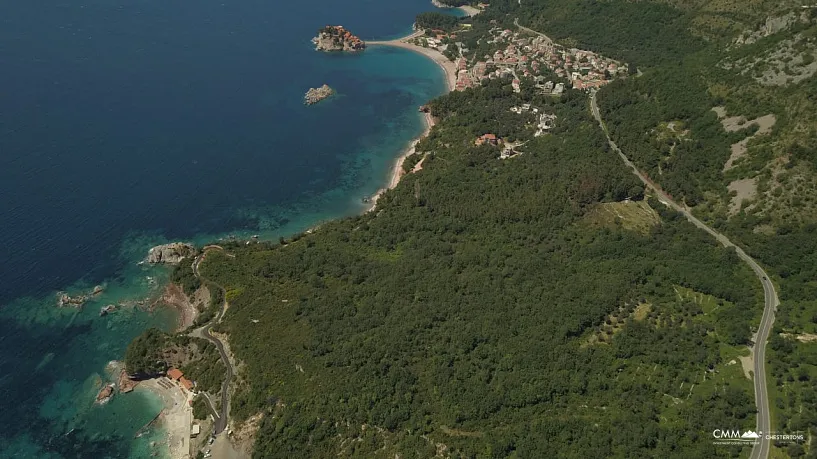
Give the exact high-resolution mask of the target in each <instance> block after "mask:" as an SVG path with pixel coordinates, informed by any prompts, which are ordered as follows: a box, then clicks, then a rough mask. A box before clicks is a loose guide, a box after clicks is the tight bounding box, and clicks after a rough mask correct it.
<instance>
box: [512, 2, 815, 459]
mask: <svg viewBox="0 0 817 459" xmlns="http://www.w3.org/2000/svg"><path fill="white" fill-rule="evenodd" d="M656 3H660V4H656V5H651V6H647V5H645V4H644V3H643V2H639V3H625V2H604V3H589V2H588V3H587V4H584V3H582V2H571V5H567V4H565V5H560V4H559V2H547V3H545V2H528V3H527V7H524V6H523V7H522V8H523V9H524V8H527V9H528V10H529V11H530V14H529V15H527V16H520V17H522V18H525V19H524V20H522V21H521V23H522V24H523V25H527V26H529V27H534V28H537V27H542V28H543V29H542V30H543V31H546V32H549V33H552V34H553V35H554V36H556V37H558V38H564V39H568V40H573V41H574V42H576V43H581V44H582V45H583V46H587V47H590V48H593V49H599V50H604V51H605V52H607V53H610V54H611V55H614V56H621V57H625V56H626V57H628V58H629V59H631V61H632V62H637V63H639V69H640V70H641V71H642V72H643V75H642V76H640V77H637V78H631V79H627V80H624V81H618V82H616V83H614V84H611V85H609V86H608V87H606V88H604V89H603V90H602V91H601V92H600V93H599V101H600V105H601V110H602V114H603V118H604V119H605V121H607V123H608V127H609V129H610V132H611V134H612V135H613V137H614V139H615V141H616V142H617V143H618V145H619V146H620V147H621V148H622V149H623V150H624V151H625V153H626V154H627V155H628V156H630V158H631V159H632V160H633V161H634V162H635V163H636V164H637V165H638V167H639V168H641V169H642V170H643V171H645V172H646V173H647V174H648V175H649V177H650V178H651V180H653V181H654V182H655V183H656V184H658V185H659V186H661V187H662V188H663V189H664V190H666V191H667V192H668V193H670V194H671V195H673V196H674V197H675V198H676V199H678V200H681V201H683V202H685V203H686V204H687V205H688V206H689V207H691V208H692V210H693V212H694V213H696V214H697V215H698V216H699V217H701V218H702V219H704V220H706V221H708V222H709V223H710V224H711V225H713V226H714V227H715V228H717V229H719V230H720V231H722V232H724V233H726V234H728V235H729V236H730V238H731V239H732V240H733V241H735V242H736V243H738V244H740V245H742V246H743V247H745V248H746V249H747V252H749V253H750V254H751V255H752V256H753V257H755V258H756V259H757V260H758V261H759V262H761V263H763V264H765V265H766V266H767V267H768V268H769V269H770V270H771V271H773V272H774V273H775V274H776V282H777V284H778V287H779V288H778V292H779V296H780V300H781V306H780V308H779V311H778V318H777V321H776V322H775V329H774V330H773V332H772V338H771V340H770V349H771V351H770V353H769V355H768V360H769V365H768V368H770V374H769V375H767V377H768V378H769V383H770V386H771V387H772V389H771V392H770V398H771V400H772V405H773V406H772V410H773V413H772V414H773V428H774V429H775V430H778V431H786V432H800V433H805V434H807V436H808V435H811V436H813V435H814V434H815V433H817V432H815V430H814V426H815V425H817V409H815V406H816V405H815V403H814V401H815V400H817V349H816V347H817V335H815V332H817V325H815V324H817V301H815V298H817V291H816V290H815V288H814V282H815V279H817V277H815V276H816V275H817V273H815V271H814V266H815V264H816V263H817V246H815V243H814V241H815V240H817V237H815V224H816V223H817V153H815V152H817V149H815V144H817V143H815V142H816V141H817V105H815V104H817V78H815V72H817V64H815V59H817V9H814V8H810V7H808V5H806V6H803V5H804V4H803V3H802V2H791V1H783V2H777V1H765V0H755V1H752V2H742V1H741V2H738V1H732V0H719V1H715V2H699V1H694V0H688V1H687V0H675V1H670V2H656ZM540 8H544V9H540ZM627 10H629V11H630V13H629V14H628V13H626V12H625V11H627ZM539 11H542V12H544V11H548V12H549V13H548V14H544V13H542V14H539V13H537V12H539ZM601 11H604V12H605V13H604V14H603V15H602V16H603V17H598V16H599V14H601V13H600V12H601ZM662 12H663V13H662ZM585 13H588V14H585ZM508 14H510V15H516V12H514V11H511V12H509V13H508ZM578 16H581V17H580V18H579V17H578ZM648 17H649V18H652V19H651V20H647V18H648ZM594 18H595V19H594ZM632 18H637V20H632ZM642 18H643V20H642ZM625 22H626V23H631V24H632V25H631V26H628V25H625V24H624V23H625ZM577 24H583V26H581V27H579V26H578V25H577ZM658 24H667V25H668V26H669V27H668V29H669V30H675V32H673V34H671V35H676V36H678V37H681V39H679V40H677V41H676V42H675V43H673V40H671V35H665V34H663V33H659V32H656V31H654V30H652V28H653V27H656V25H658ZM637 25H638V26H641V28H639V27H638V26H637ZM548 27H550V29H548ZM610 28H613V29H615V32H613V33H607V31H609V29H610ZM611 37H615V39H612V38H611ZM662 37H663V38H662ZM776 446H777V449H775V451H773V454H774V455H777V456H781V457H786V456H791V457H801V456H803V455H808V456H809V457H815V455H816V454H817V450H815V449H814V448H811V449H809V446H808V445H788V444H784V443H778V444H777V445H776Z"/></svg>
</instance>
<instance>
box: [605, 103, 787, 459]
mask: <svg viewBox="0 0 817 459" xmlns="http://www.w3.org/2000/svg"><path fill="white" fill-rule="evenodd" d="M590 108H591V110H592V112H593V117H594V118H596V121H598V123H599V125H600V126H601V129H602V131H604V135H605V136H607V142H608V143H609V144H610V147H611V148H612V149H613V151H615V152H616V153H618V156H619V157H620V158H621V160H622V161H624V164H626V165H627V167H629V168H630V169H631V170H632V171H633V173H634V174H635V175H636V176H637V177H638V179H639V180H641V182H642V183H644V185H645V186H646V187H647V188H649V189H651V190H652V191H653V193H655V195H656V196H657V197H658V199H659V200H660V201H661V202H662V203H664V204H665V205H667V206H669V207H671V208H672V209H674V210H676V211H678V212H680V213H682V214H683V215H684V216H685V217H686V218H687V220H689V221H690V222H692V224H693V225H695V226H697V227H698V228H700V229H702V230H704V231H706V232H707V233H709V234H710V235H712V237H714V238H715V239H717V241H718V242H720V243H721V244H723V245H724V247H732V248H734V249H735V252H736V253H737V255H738V257H739V258H740V259H741V260H743V261H744V262H745V263H746V264H747V265H749V267H750V268H752V271H754V273H755V275H756V276H757V277H758V279H760V283H761V284H762V285H763V297H764V307H763V317H762V318H761V319H760V326H759V327H758V329H757V334H756V336H755V343H754V347H753V352H752V359H753V366H754V386H755V404H756V405H757V433H758V434H760V439H759V441H758V442H757V443H755V445H754V446H753V448H752V453H751V455H750V456H749V457H750V459H767V458H768V457H769V450H770V447H771V446H770V440H767V439H766V438H765V436H766V434H767V433H769V432H770V430H771V419H770V417H769V391H768V389H767V387H766V342H767V341H768V339H769V333H770V332H771V330H772V324H773V323H774V313H775V311H776V310H777V306H778V305H779V304H780V300H779V299H778V298H777V292H776V291H775V289H774V285H773V284H772V282H771V281H770V280H769V276H768V275H767V274H766V272H765V271H764V270H763V268H761V267H760V265H759V264H757V262H756V261H755V260H754V259H753V258H752V257H750V256H749V255H747V254H746V252H744V251H743V249H741V248H740V247H738V246H736V245H735V244H733V243H732V241H730V240H729V239H728V238H727V237H726V236H724V235H723V234H721V233H719V232H717V231H715V230H714V229H712V228H710V227H709V226H707V225H706V224H705V223H703V222H702V221H700V220H698V219H697V218H696V217H695V216H694V215H692V213H691V212H690V211H689V210H688V209H687V208H686V207H683V206H681V205H679V204H678V203H676V202H675V201H673V200H672V198H670V197H669V196H668V195H667V194H666V193H664V192H663V191H661V189H660V188H658V187H657V186H656V185H655V184H654V183H653V182H652V181H651V180H650V179H649V178H648V177H647V176H646V175H644V174H643V173H642V172H641V171H640V170H638V168H637V167H635V164H633V163H632V161H630V159H629V158H627V156H626V155H625V154H624V153H623V152H622V151H621V149H619V148H618V146H617V145H616V143H615V142H613V139H612V138H610V133H609V132H608V131H607V126H605V124H604V121H603V120H602V118H601V112H600V111H599V107H598V105H597V104H596V93H595V92H593V94H592V96H591V97H590ZM717 427H718V426H712V428H713V429H714V428H717ZM736 427H738V426H736Z"/></svg>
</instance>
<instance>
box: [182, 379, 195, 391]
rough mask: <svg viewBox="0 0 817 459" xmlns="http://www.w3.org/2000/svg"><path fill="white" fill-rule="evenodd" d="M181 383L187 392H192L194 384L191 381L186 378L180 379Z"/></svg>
mask: <svg viewBox="0 0 817 459" xmlns="http://www.w3.org/2000/svg"><path fill="white" fill-rule="evenodd" d="M179 383H180V384H181V385H182V387H184V388H185V389H187V390H192V389H193V383H192V382H191V381H190V380H189V379H187V378H185V377H184V376H182V377H181V378H179Z"/></svg>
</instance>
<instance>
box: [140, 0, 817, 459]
mask: <svg viewBox="0 0 817 459" xmlns="http://www.w3.org/2000/svg"><path fill="white" fill-rule="evenodd" d="M490 3H491V5H490V7H488V8H487V9H486V10H485V11H484V12H483V13H481V14H480V15H478V16H476V17H473V18H470V19H469V20H468V21H469V24H470V31H464V30H459V31H458V33H457V36H458V38H457V40H458V42H459V43H460V45H456V46H452V47H451V48H449V49H448V51H447V52H449V53H454V54H456V53H459V52H460V51H461V50H462V49H468V50H469V51H468V53H470V54H467V55H466V56H465V57H466V59H467V60H469V64H473V61H475V60H477V59H488V57H489V56H492V55H494V52H495V51H496V50H497V45H496V42H495V40H489V39H487V38H486V37H487V36H488V34H489V32H490V31H493V32H494V33H493V35H491V36H492V37H496V36H497V35H498V34H501V33H504V31H505V29H508V30H511V29H516V27H517V26H516V24H517V23H518V24H519V26H522V27H525V28H530V29H533V30H534V31H538V32H541V33H545V34H547V35H548V36H550V37H551V38H553V39H555V40H557V41H559V42H561V43H562V44H564V45H567V46H568V47H569V46H576V47H581V48H585V49H589V50H593V51H596V52H599V53H603V54H604V55H606V56H608V57H612V58H615V59H619V60H621V61H622V62H626V63H629V64H631V65H630V66H629V71H624V72H621V73H618V74H617V76H616V78H617V79H618V80H617V81H614V82H612V83H610V84H608V85H606V86H604V87H603V89H601V90H600V92H599V93H598V101H599V105H600V108H601V112H602V117H603V118H604V120H605V122H606V123H607V127H608V129H609V131H610V134H611V136H612V137H613V138H614V140H615V141H616V143H617V144H618V145H619V146H620V147H621V148H622V150H623V151H624V152H625V153H626V154H627V155H628V156H629V157H630V158H631V159H632V160H633V161H634V163H635V164H636V165H637V167H638V168H640V169H641V170H643V171H644V172H645V173H646V174H647V175H648V176H649V177H650V179H651V180H652V181H653V182H655V183H656V184H657V185H658V186H659V187H661V188H663V189H664V190H666V191H667V192H668V193H669V194H671V195H672V196H673V198H674V199H676V200H677V201H679V202H682V203H684V204H685V205H687V206H688V207H690V208H691V209H692V211H693V212H694V213H695V214H697V215H698V216H699V217H700V218H701V219H703V220H706V221H707V222H708V223H709V224H711V225H712V226H713V227H716V228H718V229H719V230H720V231H722V232H724V233H726V234H728V235H729V237H730V238H731V239H732V240H733V241H734V242H735V243H737V244H738V245H740V246H742V247H744V248H745V249H746V251H747V252H748V253H750V254H751V255H752V256H754V257H756V258H757V260H758V261H759V262H760V263H762V264H764V266H766V267H767V268H768V269H769V272H770V273H774V275H772V277H773V281H774V282H775V283H776V284H777V286H778V287H779V288H778V290H779V295H780V299H781V303H782V304H781V305H780V308H779V311H778V313H777V320H776V322H775V329H774V330H773V332H772V336H771V338H770V343H769V352H768V353H767V358H768V365H767V368H768V369H769V375H767V376H768V378H769V379H768V382H769V386H770V394H769V395H770V399H771V401H772V405H773V406H772V411H773V412H772V414H773V419H772V423H773V430H776V431H778V432H784V433H794V432H801V433H805V434H806V435H807V437H808V438H812V437H813V436H814V435H815V434H817V432H815V430H814V426H815V425H817V409H816V408H815V406H817V403H815V402H817V351H815V347H817V284H816V282H817V281H816V280H815V279H817V271H815V269H817V268H815V266H817V153H815V152H817V149H815V147H814V145H815V141H817V110H815V105H814V104H815V101H817V80H815V77H814V73H815V72H817V63H815V60H817V46H816V45H817V25H815V23H816V22H815V21H817V9H811V8H801V5H800V3H792V2H791V1H788V0H786V1H783V2H773V1H771V0H750V1H747V2H743V1H741V2H738V1H737V0H715V1H704V0H668V1H641V2H625V1H619V0H613V1H606V2H597V1H590V0H579V1H567V0H548V1H543V0H523V1H521V2H519V1H517V0H495V1H492V2H490ZM424 18H425V20H427V21H429V22H428V23H427V24H424V25H423V26H424V27H430V28H436V27H441V28H446V24H442V23H439V24H438V22H439V21H449V22H450V21H457V20H455V19H444V18H441V17H439V16H437V15H427V16H424ZM452 24H453V23H452ZM497 31H498V32H497ZM524 33H527V34H531V35H532V34H533V32H531V31H525V32H524ZM446 40H447V41H446V44H448V45H452V44H453V40H450V39H446ZM519 45H520V47H521V48H523V47H524V46H527V45H528V43H520V44H519ZM452 55H453V54H452ZM494 67H495V66H494V65H493V64H490V65H487V66H486V69H487V71H489V72H490V71H492V70H494ZM620 68H622V69H624V68H625V67H620ZM518 73H521V72H518ZM613 73H617V72H616V71H615V69H614V70H613ZM539 76H540V78H544V79H546V80H547V79H550V80H555V81H556V82H560V81H561V82H563V83H567V88H568V89H567V90H566V91H565V92H564V93H562V94H555V95H554V94H552V93H551V92H549V91H545V92H543V91H540V90H538V89H535V87H536V85H535V84H534V83H537V84H538V83H542V81H534V79H533V77H532V76H530V77H528V76H524V75H523V76H522V77H521V78H520V79H521V81H520V84H519V88H518V92H515V91H514V89H512V86H511V77H510V76H506V77H500V78H495V79H491V80H487V81H486V82H485V83H484V84H482V85H481V86H480V87H478V88H476V89H467V90H465V91H462V92H455V93H451V94H448V95H446V96H443V97H441V98H439V99H437V100H434V101H431V102H430V103H429V108H430V111H431V113H432V115H433V116H435V117H436V118H437V119H438V120H439V122H438V124H437V125H436V126H435V128H434V129H433V130H432V132H431V134H430V135H429V136H428V137H427V138H426V139H424V140H423V141H422V142H420V143H419V144H418V146H417V149H418V154H417V155H415V156H414V157H410V158H409V159H408V160H407V162H406V167H405V170H406V171H410V170H411V169H412V168H413V166H414V165H416V164H418V163H419V162H420V161H421V160H422V161H423V162H422V167H421V168H419V169H420V170H419V171H416V172H413V173H408V174H407V175H406V176H405V177H404V178H403V180H402V181H401V183H400V184H399V185H398V186H397V187H396V188H395V189H393V190H391V191H388V192H387V193H385V194H384V195H383V196H382V197H381V198H380V200H379V201H378V204H377V208H376V209H375V210H374V211H372V212H370V213H367V214H365V215H361V216H358V217H354V218H347V219H343V220H340V221H334V222H329V223H326V224H324V225H322V226H321V227H320V228H317V229H315V230H314V231H309V232H308V233H305V234H299V235H295V236H292V237H289V238H285V239H282V240H281V241H280V243H267V242H263V243H250V244H245V243H232V244H226V245H225V246H224V248H225V252H220V251H213V252H211V253H210V254H208V256H207V258H206V260H205V261H204V262H203V263H202V265H201V266H200V270H201V272H202V274H203V275H204V276H205V277H206V278H207V279H208V280H210V281H213V282H216V283H218V284H220V285H223V286H224V287H225V288H226V299H227V301H228V303H229V308H228V309H227V313H226V316H225V318H224V320H223V322H221V323H220V324H219V325H218V326H217V327H216V328H218V329H219V330H217V331H221V332H225V333H227V334H228V335H229V340H230V348H231V349H232V351H233V353H234V354H235V356H236V358H237V359H238V360H239V362H241V363H240V365H239V370H238V374H237V375H236V377H237V381H238V382H237V383H236V384H235V385H234V394H233V396H232V402H231V406H232V416H233V417H234V418H235V420H236V421H238V422H239V423H240V422H242V421H244V420H247V419H248V418H250V417H251V416H254V415H256V414H259V413H260V414H261V415H263V418H262V420H261V424H260V430H259V431H258V433H257V437H256V443H255V451H254V455H255V457H258V458H275V457H281V458H292V457H304V458H315V457H317V458H321V457H325V458H329V457H360V458H372V457H383V458H386V457H388V458H394V457H469V458H489V457H490V458H502V457H520V458H522V457H533V458H549V457H565V458H589V457H620V458H630V457H654V458H706V457H746V456H748V453H749V447H744V448H741V447H740V446H734V445H733V446H728V445H718V446H716V445H713V444H712V437H711V432H712V430H713V429H715V428H739V429H741V430H743V431H745V430H747V429H752V428H754V426H755V410H754V393H753V388H752V382H751V378H753V377H755V375H753V374H752V369H751V363H747V362H751V360H750V359H749V358H748V357H747V356H748V348H747V346H748V345H750V344H752V339H753V337H752V333H753V331H754V329H755V327H756V326H757V323H758V319H759V316H760V313H761V310H762V305H763V299H762V289H761V286H760V284H759V282H758V281H757V278H756V277H754V275H753V274H752V273H751V271H749V269H748V268H747V267H746V265H745V264H743V263H741V262H740V261H739V260H738V258H737V256H736V255H735V253H734V252H733V251H732V250H730V249H725V248H723V247H721V246H720V245H718V244H717V243H716V242H715V241H714V239H712V238H711V237H710V236H709V235H707V234H706V233H704V232H702V231H699V230H696V229H695V228H694V227H693V226H691V225H690V224H689V223H687V222H686V220H685V219H684V218H682V217H681V216H680V215H679V214H676V213H675V212H673V211H670V210H668V208H667V207H665V206H664V205H663V204H661V203H660V202H659V201H658V200H656V199H654V198H652V197H650V196H649V193H647V194H646V196H645V192H644V189H643V187H642V186H641V184H640V182H638V181H637V180H636V178H635V177H634V176H633V175H632V174H631V173H630V171H629V170H628V169H627V168H625V166H624V165H623V163H622V162H621V161H620V158H619V157H618V156H617V155H616V154H615V153H614V152H612V151H610V150H609V147H608V144H607V141H606V139H605V137H604V135H603V133H602V131H601V130H600V128H599V127H598V125H597V124H596V123H595V121H594V120H593V119H592V118H591V116H590V110H589V106H588V96H587V94H586V93H585V92H581V91H577V90H572V89H570V82H569V81H568V77H569V76H570V72H568V73H567V74H565V75H563V76H562V77H557V76H556V75H555V74H554V73H553V72H551V71H550V70H547V69H543V70H542V71H541V72H539ZM609 76H610V77H611V78H612V74H611V75H609ZM514 77H516V75H514ZM605 80H607V76H605ZM551 83H552V82H551ZM605 83H606V81H605ZM528 104H529V105H530V106H531V107H535V108H537V110H538V112H533V111H532V110H528V109H526V111H524V112H523V111H521V110H519V107H521V106H523V105H528ZM534 113H537V114H536V115H534ZM542 115H547V116H548V119H549V120H551V121H552V125H549V126H548V129H547V130H546V131H547V132H546V133H544V134H543V135H538V136H537V135H535V134H534V133H535V131H536V128H535V126H536V123H537V122H539V116H542ZM549 122H550V121H549ZM485 134H493V136H489V137H487V138H488V139H489V141H483V140H481V136H483V135H485ZM539 134H542V133H541V132H539ZM494 143H495V145H494ZM251 242H252V241H251ZM191 274H192V272H182V271H179V272H177V276H176V280H177V281H179V282H180V283H182V284H184V285H185V288H186V289H188V290H190V289H194V288H195V287H196V286H197V285H198V284H197V282H198V281H197V280H196V277H195V276H192V275H191ZM219 292H220V290H219ZM220 302H221V299H220V298H219V299H218V301H217V304H220ZM211 314H212V312H211ZM169 339H170V338H168V337H165V336H163V335H158V334H155V332H151V333H148V334H146V335H145V336H143V337H142V338H140V339H139V340H137V341H136V342H135V343H134V344H133V345H132V347H131V349H129V360H130V361H132V362H134V365H136V366H142V367H144V371H146V372H152V371H157V370H156V369H155V368H152V367H151V366H152V365H154V363H155V362H156V361H157V360H156V359H155V358H154V357H155V354H153V353H152V352H153V351H152V349H154V348H155V347H156V343H157V342H164V343H167V340H169ZM207 361H209V360H207V359H203V360H202V362H205V363H206V362H207ZM202 365H204V364H202ZM202 365H200V366H202ZM205 366H206V365H205ZM214 370H219V371H220V369H216V368H214ZM212 373H213V374H215V373H216V372H215V371H213V372H212ZM810 445H811V441H809V442H805V443H803V444H797V443H777V444H776V447H775V448H774V449H773V451H772V454H773V456H772V457H804V456H805V457H817V456H816V454H817V453H816V452H815V451H817V450H815V448H813V447H811V446H810Z"/></svg>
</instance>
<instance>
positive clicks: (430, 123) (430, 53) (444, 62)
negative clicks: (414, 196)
mask: <svg viewBox="0 0 817 459" xmlns="http://www.w3.org/2000/svg"><path fill="white" fill-rule="evenodd" d="M421 35H423V32H422V31H418V32H415V33H413V34H411V35H409V36H406V37H403V38H399V39H397V40H388V41H367V42H366V44H367V45H374V46H394V47H397V48H403V49H407V50H409V51H414V52H415V53H420V54H422V55H423V56H426V57H427V58H429V59H431V60H433V61H434V62H436V63H437V65H439V66H440V68H442V69H443V72H444V73H445V82H446V86H447V87H446V89H447V92H450V91H453V90H454V88H455V87H456V84H457V66H456V65H455V64H454V63H453V62H451V61H450V60H448V58H447V57H445V56H443V54H442V53H440V52H439V51H437V50H436V49H432V48H423V47H422V46H417V45H415V44H412V43H408V40H411V39H413V38H417V37H419V36H421ZM424 119H425V123H426V129H425V131H423V134H422V135H420V137H418V138H416V139H414V140H413V141H412V142H411V144H410V145H409V147H408V148H407V149H406V150H405V151H403V153H402V154H401V155H400V156H399V157H398V158H397V159H396V160H395V162H394V166H393V167H392V170H391V175H390V176H389V181H388V183H387V185H386V186H385V187H383V188H381V189H380V190H378V191H377V193H375V194H374V196H372V197H371V198H370V201H369V206H368V207H367V208H366V212H370V211H371V210H373V209H374V208H375V207H376V206H377V200H378V199H379V198H380V196H382V195H383V193H385V192H386V191H387V190H391V189H392V188H394V187H396V186H397V184H398V183H400V179H401V178H402V177H403V174H404V173H403V162H404V161H405V160H406V158H408V157H409V156H411V155H413V154H414V153H415V151H416V150H415V147H416V145H417V142H419V141H420V140H422V139H423V138H425V137H426V136H427V135H428V133H429V132H431V128H432V127H434V117H432V116H431V114H429V113H425V118H424ZM418 170H419V169H418Z"/></svg>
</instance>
